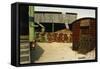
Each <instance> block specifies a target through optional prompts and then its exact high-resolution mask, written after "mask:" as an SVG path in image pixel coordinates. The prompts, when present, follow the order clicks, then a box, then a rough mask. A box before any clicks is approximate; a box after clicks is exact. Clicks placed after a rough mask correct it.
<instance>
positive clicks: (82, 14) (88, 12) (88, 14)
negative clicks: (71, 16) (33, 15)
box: [35, 6, 95, 19]
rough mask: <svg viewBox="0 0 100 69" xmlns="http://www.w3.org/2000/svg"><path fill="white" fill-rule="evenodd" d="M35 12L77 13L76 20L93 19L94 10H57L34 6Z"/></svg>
mask: <svg viewBox="0 0 100 69" xmlns="http://www.w3.org/2000/svg"><path fill="white" fill-rule="evenodd" d="M35 11H55V12H62V13H66V12H69V13H77V14H78V15H77V19H79V18H83V17H93V18H95V10H93V9H76V8H57V7H43V6H35Z"/></svg>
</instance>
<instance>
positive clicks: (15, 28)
mask: <svg viewBox="0 0 100 69" xmlns="http://www.w3.org/2000/svg"><path fill="white" fill-rule="evenodd" d="M20 6H45V7H59V8H77V9H93V10H95V11H96V12H95V17H96V18H95V19H96V40H95V43H96V48H95V50H96V51H95V59H94V60H79V61H59V62H45V63H29V64H20V63H19V62H20V57H19V55H20V52H19V50H20V18H21V17H20V15H19V14H20V13H19V11H20ZM97 13H98V8H97V7H90V6H74V5H58V4H42V3H24V2H15V3H13V4H11V65H14V66H17V67H20V66H34V65H51V64H67V63H84V62H97V60H98V55H97V54H98V53H97V52H98V48H97V42H98V41H97V40H98V39H97V36H98V35H97V31H98V29H97V27H98V25H97V24H98V22H97V21H98V18H97V16H98V14H97ZM26 15H27V14H26Z"/></svg>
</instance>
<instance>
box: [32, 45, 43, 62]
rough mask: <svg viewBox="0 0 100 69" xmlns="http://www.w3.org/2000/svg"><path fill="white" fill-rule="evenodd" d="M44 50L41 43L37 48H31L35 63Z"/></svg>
mask: <svg viewBox="0 0 100 69" xmlns="http://www.w3.org/2000/svg"><path fill="white" fill-rule="evenodd" d="M43 52H44V50H43V49H42V48H41V47H40V46H39V45H36V47H35V49H32V50H31V62H32V63H34V61H36V60H38V59H39V58H40V57H41V56H42V54H43Z"/></svg>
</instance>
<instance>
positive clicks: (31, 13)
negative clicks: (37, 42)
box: [29, 6, 35, 42]
mask: <svg viewBox="0 0 100 69" xmlns="http://www.w3.org/2000/svg"><path fill="white" fill-rule="evenodd" d="M33 17H34V6H29V41H30V42H32V41H33V40H34V39H35V28H34V18H33Z"/></svg>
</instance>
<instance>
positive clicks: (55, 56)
mask: <svg viewBox="0 0 100 69" xmlns="http://www.w3.org/2000/svg"><path fill="white" fill-rule="evenodd" d="M38 45H39V46H40V47H41V48H42V49H43V50H44V52H43V53H42V55H41V56H40V57H39V59H38V60H36V61H35V63H41V62H42V63H43V62H59V61H75V60H76V61H77V60H90V59H95V50H93V51H91V52H89V53H87V54H86V55H83V54H78V53H77V52H76V51H73V50H72V43H57V42H52V43H38ZM36 50H38V49H37V48H36ZM38 52H39V51H38ZM37 55H38V54H37Z"/></svg>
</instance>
